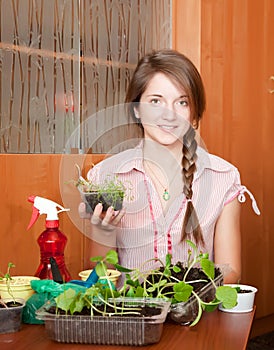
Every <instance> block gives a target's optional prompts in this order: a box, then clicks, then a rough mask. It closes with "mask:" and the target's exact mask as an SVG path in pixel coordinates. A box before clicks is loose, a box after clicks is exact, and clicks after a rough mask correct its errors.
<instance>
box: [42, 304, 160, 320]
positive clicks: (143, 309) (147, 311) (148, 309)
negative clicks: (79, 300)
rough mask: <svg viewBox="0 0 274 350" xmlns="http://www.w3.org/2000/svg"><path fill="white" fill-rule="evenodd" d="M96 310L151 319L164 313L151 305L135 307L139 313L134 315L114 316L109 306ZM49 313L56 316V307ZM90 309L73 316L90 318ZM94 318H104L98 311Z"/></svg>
mask: <svg viewBox="0 0 274 350" xmlns="http://www.w3.org/2000/svg"><path fill="white" fill-rule="evenodd" d="M116 305H117V306H120V307H121V304H116ZM96 308H97V309H99V310H100V311H102V312H106V313H111V314H112V315H111V317H115V316H117V317H121V316H122V317H151V316H156V315H160V314H161V312H162V309H161V308H159V307H157V306H150V305H142V306H138V305H137V306H135V305H134V308H138V313H134V314H128V313H127V314H123V315H121V314H118V315H115V314H113V312H114V309H113V308H111V307H109V306H108V305H107V307H105V305H96ZM128 309H129V306H128V305H127V307H126V308H125V311H128ZM47 311H48V312H49V313H51V314H56V307H55V306H51V307H50V308H49V309H48V310H47ZM134 312H136V310H134ZM58 313H59V314H60V315H64V314H66V313H65V311H63V310H58ZM90 314H91V313H90V309H89V308H87V307H84V308H83V310H82V311H81V312H75V313H74V314H73V315H83V316H90ZM93 315H94V316H102V313H100V312H96V310H94V312H93Z"/></svg>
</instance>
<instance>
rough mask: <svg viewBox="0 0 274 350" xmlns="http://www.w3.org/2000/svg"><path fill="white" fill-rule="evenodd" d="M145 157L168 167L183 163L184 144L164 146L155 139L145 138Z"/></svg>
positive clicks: (172, 167)
mask: <svg viewBox="0 0 274 350" xmlns="http://www.w3.org/2000/svg"><path fill="white" fill-rule="evenodd" d="M143 145H144V146H143V158H144V160H149V161H151V162H155V163H156V164H158V165H159V166H162V167H164V168H166V169H168V168H169V169H174V168H175V167H178V165H181V161H182V145H180V144H179V145H177V144H176V145H174V146H164V145H161V144H159V143H158V142H155V141H153V140H149V139H144V144H143Z"/></svg>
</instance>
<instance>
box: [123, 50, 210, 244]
mask: <svg viewBox="0 0 274 350" xmlns="http://www.w3.org/2000/svg"><path fill="white" fill-rule="evenodd" d="M156 73H163V74H165V75H166V76H167V77H168V78H169V79H171V80H172V81H173V83H174V84H176V85H177V86H179V87H182V88H183V89H184V91H185V93H186V94H187V96H188V98H189V105H190V120H191V123H192V125H193V127H192V126H191V125H190V127H189V129H188V131H187V132H186V134H185V135H184V137H183V147H182V153H183V156H182V176H183V183H184V188H183V192H184V194H185V196H186V199H187V208H186V214H185V217H184V221H183V226H182V240H185V239H186V237H187V236H188V235H189V234H191V233H192V235H193V237H194V240H195V242H196V243H201V244H204V239H203V235H202V230H201V228H200V225H199V221H198V217H197V214H196V211H195V208H194V206H193V203H192V194H193V192H192V182H193V176H194V172H195V171H196V165H195V161H196V158H197V156H196V149H197V142H196V140H195V131H194V128H195V129H197V128H198V126H199V122H200V120H201V118H202V115H203V113H204V110H205V105H206V99H205V90H204V85H203V82H202V79H201V76H200V74H199V72H198V70H197V68H196V67H195V66H194V64H193V63H192V62H191V61H190V60H189V58H187V57H186V56H185V55H183V54H181V53H180V52H178V51H175V50H170V49H165V50H159V51H153V52H152V53H149V54H147V55H145V56H144V57H143V58H142V59H141V60H140V61H139V62H138V64H137V67H136V69H135V71H134V73H133V76H132V79H131V81H130V84H129V86H128V90H127V94H126V99H125V102H126V103H127V104H128V105H127V107H128V111H129V114H130V115H131V117H133V118H134V120H135V121H136V122H137V123H138V124H139V125H140V127H141V128H142V124H141V123H140V119H138V118H136V116H135V108H134V107H135V106H136V103H138V102H140V99H141V96H142V94H143V93H144V91H145V90H146V88H147V85H148V83H149V82H150V80H151V78H152V77H153V76H154V75H155V74H156Z"/></svg>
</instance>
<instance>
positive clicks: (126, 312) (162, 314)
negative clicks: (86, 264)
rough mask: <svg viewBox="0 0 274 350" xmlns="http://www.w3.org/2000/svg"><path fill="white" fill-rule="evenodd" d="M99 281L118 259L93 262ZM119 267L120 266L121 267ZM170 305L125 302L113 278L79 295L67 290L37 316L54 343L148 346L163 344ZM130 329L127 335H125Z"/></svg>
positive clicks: (111, 255) (110, 256)
mask: <svg viewBox="0 0 274 350" xmlns="http://www.w3.org/2000/svg"><path fill="white" fill-rule="evenodd" d="M91 260H92V261H95V262H97V265H96V266H95V270H96V273H97V275H98V276H99V277H101V276H107V265H106V264H107V263H109V264H112V265H114V266H116V265H117V262H118V256H117V253H116V252H115V251H112V250H111V251H109V252H108V253H107V255H106V257H105V258H103V257H101V256H99V257H95V258H92V259H91ZM117 266H118V265H117ZM169 305H170V303H169V302H168V301H165V300H163V299H162V300H158V299H154V298H125V297H124V295H123V294H122V293H121V292H119V291H117V290H116V289H115V287H114V285H113V283H112V282H111V280H110V279H109V278H106V279H105V280H101V279H100V278H99V281H98V282H97V283H95V284H94V285H92V286H91V287H89V288H87V289H85V290H84V291H80V292H77V291H76V290H74V289H73V288H70V289H67V290H66V291H65V292H64V293H62V294H60V295H59V296H58V297H57V298H55V299H54V302H52V301H50V302H48V303H46V304H45V305H44V306H43V307H42V308H40V309H39V310H38V311H37V312H36V315H37V318H38V319H41V320H44V321H45V327H46V329H47V332H48V334H49V336H50V338H51V339H53V340H55V341H59V342H68V343H87V344H116V345H147V344H151V343H156V342H158V341H159V340H160V337H161V334H162V328H163V323H164V321H165V319H166V316H167V312H168V310H169ZM125 329H127V332H125Z"/></svg>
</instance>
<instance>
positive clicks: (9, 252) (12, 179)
mask: <svg viewBox="0 0 274 350" xmlns="http://www.w3.org/2000/svg"><path fill="white" fill-rule="evenodd" d="M103 158H104V155H103V154H100V155H61V154H59V155H57V154H54V155H51V154H36V155H32V154H0V193H1V201H0V218H1V229H0V237H1V243H0V271H2V272H5V269H6V266H7V263H8V262H10V261H11V262H13V263H14V264H15V265H16V267H15V269H14V270H13V274H17V275H20V274H24V275H27V274H30V275H33V274H34V273H35V271H36V269H37V267H38V265H39V261H40V250H39V246H38V243H37V238H38V237H39V235H40V233H42V232H43V231H44V230H45V219H46V216H45V215H41V216H40V217H39V219H38V220H37V221H36V223H35V224H34V225H33V227H32V228H30V229H29V230H28V231H27V226H28V224H29V222H30V219H31V215H32V204H31V203H29V202H28V197H29V196H30V195H37V196H40V197H45V198H48V199H50V200H53V201H54V202H56V203H59V204H60V205H62V206H64V207H68V208H70V209H71V210H70V212H64V213H60V214H59V219H60V227H59V229H60V230H61V231H62V232H63V233H64V234H65V235H66V236H67V238H68V242H67V246H66V249H65V262H66V265H67V268H68V270H69V272H70V273H71V274H72V276H73V278H76V277H77V274H78V272H80V271H81V270H82V269H83V268H84V267H87V266H88V261H89V258H90V256H89V253H88V251H87V247H88V245H89V239H88V238H87V237H86V236H85V235H84V234H83V232H86V230H85V227H84V226H83V225H85V223H84V222H83V220H80V218H79V216H78V211H77V208H78V204H79V202H80V195H79V193H78V190H77V189H76V188H75V187H74V185H72V184H69V182H70V180H72V179H76V178H77V174H76V171H75V164H76V163H77V164H79V165H80V166H83V167H84V168H89V167H90V166H91V164H92V163H97V162H98V161H100V160H102V159H103ZM85 221H86V220H85Z"/></svg>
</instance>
